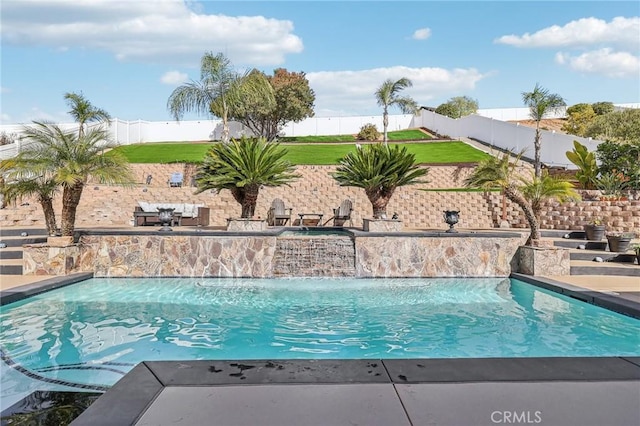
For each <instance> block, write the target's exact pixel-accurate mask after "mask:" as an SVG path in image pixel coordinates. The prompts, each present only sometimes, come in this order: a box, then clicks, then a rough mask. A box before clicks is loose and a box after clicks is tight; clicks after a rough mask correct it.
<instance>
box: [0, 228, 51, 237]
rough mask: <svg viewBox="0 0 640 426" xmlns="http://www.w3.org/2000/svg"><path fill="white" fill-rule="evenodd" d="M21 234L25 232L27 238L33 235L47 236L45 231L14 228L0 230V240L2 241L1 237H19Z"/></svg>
mask: <svg viewBox="0 0 640 426" xmlns="http://www.w3.org/2000/svg"><path fill="white" fill-rule="evenodd" d="M23 232H26V233H27V235H28V236H35V235H39V236H47V230H46V229H40V228H21V227H15V228H1V229H0V239H2V237H19V236H20V235H21V234H22V233H23Z"/></svg>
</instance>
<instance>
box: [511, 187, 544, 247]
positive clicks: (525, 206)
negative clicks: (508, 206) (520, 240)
mask: <svg viewBox="0 0 640 426" xmlns="http://www.w3.org/2000/svg"><path fill="white" fill-rule="evenodd" d="M504 194H505V195H506V196H507V198H508V199H509V200H511V201H513V202H514V203H516V204H517V205H518V206H520V208H521V209H522V212H523V213H524V216H525V218H527V222H529V228H530V229H531V233H530V234H529V238H528V239H527V242H526V245H531V243H532V242H533V241H539V240H540V226H539V225H538V220H537V219H536V216H535V214H534V213H533V209H531V206H530V205H529V203H528V202H527V200H526V199H525V198H524V197H523V196H522V194H520V193H519V192H518V190H517V189H516V188H515V187H514V186H508V187H506V188H505V190H504Z"/></svg>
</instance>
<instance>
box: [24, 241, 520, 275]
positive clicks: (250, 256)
mask: <svg viewBox="0 0 640 426" xmlns="http://www.w3.org/2000/svg"><path fill="white" fill-rule="evenodd" d="M191 234H193V233H191ZM279 238H282V239H283V240H282V244H279V245H278V239H279ZM353 238H354V239H355V243H354V242H353V241H352V240H351V237H344V236H340V237H336V238H332V237H322V238H299V239H298V240H297V241H293V243H292V240H294V238H291V237H277V236H273V235H263V236H260V235H247V236H237V235H229V234H226V235H225V233H224V232H218V233H216V234H215V235H205V233H202V234H201V235H189V234H180V233H177V232H176V233H154V234H149V233H146V234H145V233H142V234H137V233H135V234H134V233H130V234H128V235H109V234H93V235H92V234H87V235H81V236H80V240H79V243H77V244H74V245H72V246H69V247H68V248H67V250H66V251H65V253H66V255H67V257H68V254H69V253H72V252H75V253H77V255H76V256H75V258H74V259H72V261H69V260H68V259H66V264H67V265H73V266H74V269H73V270H72V271H64V272H62V271H59V272H58V273H59V274H61V275H63V274H65V273H71V272H93V273H94V275H95V276H98V277H160V276H184V277H256V278H271V277H275V276H304V275H307V276H309V275H314V276H355V277H508V276H509V274H510V273H511V268H510V262H511V260H512V259H513V258H514V257H515V255H516V252H517V249H518V246H520V245H521V244H522V242H523V237H522V236H520V235H519V234H517V233H516V234H514V233H510V234H505V233H491V234H487V235H481V234H466V235H464V234H459V235H450V234H447V235H438V234H434V235H427V234H420V233H411V234H404V235H402V234H399V235H394V236H382V235H381V236H355V237H353ZM319 240H322V241H320V242H319V243H318V244H316V243H317V242H318V241H319ZM335 241H338V242H340V244H333V243H334V242H335ZM343 243H344V244H343ZM40 246H42V245H38V247H36V245H32V246H25V248H24V252H23V263H24V264H25V265H30V267H29V268H28V270H27V269H25V274H32V275H33V274H40V273H41V272H40V271H50V270H51V265H49V264H48V263H49V262H55V263H59V260H60V259H59V256H58V254H59V251H60V250H64V249H57V250H58V251H56V253H54V254H55V256H53V257H50V258H49V259H47V258H46V257H47V256H46V254H47V252H46V251H45V250H46V248H45V247H40ZM320 246H322V247H324V250H325V252H326V253H329V254H330V255H329V254H327V255H326V256H323V259H319V258H318V257H317V255H318V253H319V251H318V250H316V249H317V248H318V247H320ZM322 247H320V248H322ZM354 247H355V253H354V251H353V250H354ZM331 256H340V257H341V258H344V259H342V260H341V262H344V263H340V262H331ZM325 257H327V258H328V259H329V260H328V261H329V262H331V263H335V264H333V265H332V266H331V268H328V267H327V266H326V265H325V266H323V262H325V261H326V260H325V259H324V258H325ZM287 258H288V260H287ZM283 261H284V263H283ZM301 261H302V262H305V264H304V265H299V263H300V262H301ZM354 261H355V265H354ZM306 263H309V264H306ZM310 263H313V264H310ZM316 263H317V264H316ZM340 265H343V266H344V268H343V269H344V271H338V270H337V269H340ZM297 266H300V268H298V267H297ZM309 267H311V269H309ZM306 270H309V271H311V272H310V273H308V274H307V273H302V272H300V271H306ZM341 272H346V273H341Z"/></svg>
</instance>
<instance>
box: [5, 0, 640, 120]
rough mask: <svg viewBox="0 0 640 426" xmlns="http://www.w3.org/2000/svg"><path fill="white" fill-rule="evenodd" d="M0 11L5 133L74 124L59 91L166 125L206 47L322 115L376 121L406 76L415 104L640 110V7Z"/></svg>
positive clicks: (362, 4) (199, 5) (339, 5)
mask: <svg viewBox="0 0 640 426" xmlns="http://www.w3.org/2000/svg"><path fill="white" fill-rule="evenodd" d="M0 12H1V15H0V16H1V17H0V19H1V22H0V23H1V37H2V62H1V66H0V70H1V76H0V95H1V101H0V122H1V123H2V124H11V123H28V122H30V121H31V120H43V119H46V120H53V121H56V122H69V121H71V119H70V117H69V115H68V114H67V110H68V107H67V105H66V104H65V102H64V99H63V96H64V93H66V92H82V93H83V94H84V95H85V96H86V97H87V98H88V99H89V100H90V101H91V102H92V103H93V104H94V105H96V106H98V107H101V108H104V109H106V110H107V111H108V112H109V113H110V114H111V115H112V116H113V117H117V118H119V119H122V120H138V119H142V120H150V121H169V120H172V117H171V115H170V114H169V113H168V111H167V108H166V102H167V98H168V97H169V95H170V94H171V92H172V91H173V90H174V89H175V88H176V87H177V86H178V85H180V84H181V83H182V82H184V81H187V80H188V79H190V78H192V79H198V78H199V69H198V66H199V60H200V58H201V57H202V55H203V53H204V52H206V51H212V52H214V53H217V52H223V53H225V54H226V55H227V56H228V57H229V58H230V59H231V61H232V62H233V64H234V66H235V67H236V68H237V69H238V70H243V69H246V68H258V69H261V70H263V71H265V72H267V73H269V74H272V73H273V70H274V69H275V68H286V69H287V70H289V71H296V72H300V71H304V72H305V73H306V74H307V78H308V80H309V82H310V85H311V88H312V89H313V90H314V91H315V94H316V102H315V112H316V116H319V117H322V116H337V115H339V116H351V115H379V114H381V110H380V107H378V106H377V105H376V102H375V98H374V95H373V94H374V92H375V90H376V89H377V87H379V86H380V85H381V84H382V82H383V81H384V80H386V79H389V78H391V79H398V78H401V77H407V78H409V79H410V80H411V81H412V82H413V87H411V88H409V89H407V90H406V91H405V94H407V95H410V96H412V97H413V98H414V99H415V100H416V101H417V102H418V103H419V104H420V105H424V106H434V107H435V106H438V105H440V104H441V103H443V102H446V101H447V100H449V99H450V98H452V97H454V96H470V97H472V98H474V99H476V100H477V101H478V103H479V105H480V108H501V107H504V108H509V107H522V106H523V104H522V100H521V93H522V92H524V91H531V90H533V87H534V86H535V84H536V83H539V84H540V85H542V86H543V87H545V88H547V89H549V90H550V91H551V92H554V93H558V94H560V95H561V96H563V97H564V98H565V100H566V101H567V104H568V105H573V104H576V103H580V102H598V101H611V102H614V103H631V102H633V103H637V102H639V101H640V3H639V2H637V1H629V2H615V1H588V2H579V1H564V2H563V1H535V2H533V1H532V2H524V1H493V2H489V1H467V2H463V1H447V2H441V1H408V2H403V1H191V0H187V1H183V0H130V1H118V0H91V1H89V0H2V2H1V3H0ZM392 112H393V111H392ZM395 112H396V113H397V112H398V111H395ZM203 118H207V117H198V116H195V115H189V116H186V117H185V119H203Z"/></svg>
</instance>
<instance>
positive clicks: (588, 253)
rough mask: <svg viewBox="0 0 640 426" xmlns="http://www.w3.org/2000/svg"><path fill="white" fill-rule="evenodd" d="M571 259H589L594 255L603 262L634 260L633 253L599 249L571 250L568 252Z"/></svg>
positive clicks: (629, 261)
mask: <svg viewBox="0 0 640 426" xmlns="http://www.w3.org/2000/svg"><path fill="white" fill-rule="evenodd" d="M569 257H570V259H571V260H591V261H593V259H595V258H596V257H600V258H602V260H604V261H605V262H617V263H633V262H635V260H636V255H635V253H632V252H629V253H615V252H614V253H612V252H610V251H599V250H571V253H570V254H569Z"/></svg>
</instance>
